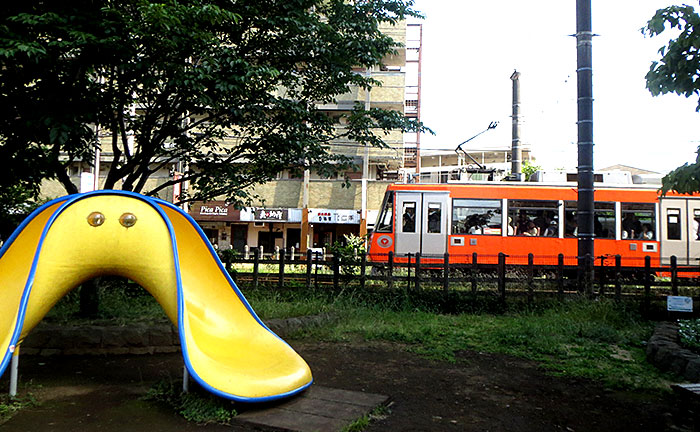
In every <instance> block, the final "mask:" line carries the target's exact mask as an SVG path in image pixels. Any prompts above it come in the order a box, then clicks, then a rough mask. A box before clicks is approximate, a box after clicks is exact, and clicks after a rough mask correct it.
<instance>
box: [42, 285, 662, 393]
mask: <svg viewBox="0 0 700 432" xmlns="http://www.w3.org/2000/svg"><path fill="white" fill-rule="evenodd" d="M108 282H109V281H108ZM110 283H112V284H113V285H109V284H107V285H106V287H103V288H101V294H102V297H101V301H102V303H101V311H100V316H101V317H102V318H103V319H111V320H116V321H117V322H123V321H133V320H139V321H140V320H151V321H158V320H164V319H165V316H164V314H163V312H162V310H161V308H160V306H159V305H158V304H157V303H156V302H155V300H153V298H152V297H151V296H150V295H149V294H148V293H147V292H146V291H145V290H143V289H142V288H140V287H139V286H137V285H135V284H124V282H123V281H122V282H119V281H112V282H110ZM243 292H244V294H245V296H246V298H247V299H248V301H249V302H250V303H251V305H252V307H253V309H254V310H255V311H256V313H257V314H258V315H259V316H260V317H261V318H262V319H263V320H265V319H271V318H288V317H297V316H304V315H315V314H331V315H333V316H334V318H335V319H334V320H332V322H330V323H327V324H326V325H324V326H321V327H314V328H309V329H306V330H303V331H302V332H300V333H298V334H296V335H293V336H295V337H305V338H311V339H317V340H325V341H352V340H365V341H389V342H395V343H397V344H400V345H402V346H404V347H405V349H407V350H409V351H411V352H414V353H417V354H419V355H422V356H426V357H428V358H431V359H435V360H440V361H447V362H455V361H457V358H458V357H459V356H458V354H459V352H460V351H463V350H475V351H485V352H493V353H502V354H507V355H512V356H516V357H520V358H524V359H529V360H533V361H535V362H537V363H538V364H540V365H541V367H543V368H545V369H547V370H548V371H550V373H552V374H554V375H561V376H572V377H584V378H590V379H593V380H597V381H600V382H602V383H604V384H605V385H606V386H608V387H610V388H619V389H631V390H637V389H653V390H658V389H662V388H666V387H667V383H668V380H670V379H672V377H669V376H667V375H664V374H661V373H660V372H658V371H657V370H656V369H655V368H654V367H652V366H651V365H649V364H648V363H647V362H646V359H645V344H646V341H647V340H648V338H649V337H650V335H651V332H652V330H653V323H651V322H648V321H645V320H643V319H641V317H640V316H639V314H638V313H637V311H636V309H635V308H634V307H633V306H630V305H625V304H624V303H621V304H618V303H614V302H612V301H609V300H604V299H603V300H597V301H589V300H585V299H579V300H569V301H566V302H562V303H560V302H556V301H553V302H549V303H539V304H538V305H536V306H532V307H529V306H526V305H524V304H522V305H518V306H514V305H511V304H510V303H509V308H510V310H509V311H506V310H505V309H503V308H502V307H501V308H500V309H499V308H494V307H493V306H494V305H493V304H492V303H493V301H491V300H490V298H487V297H484V296H482V297H479V298H475V299H474V301H475V303H474V304H475V307H474V308H473V311H471V312H469V313H454V314H443V313H437V312H435V311H436V310H437V309H438V308H439V305H437V304H436V303H434V302H431V301H430V299H429V298H428V299H426V298H425V297H424V298H411V297H410V296H403V295H400V294H398V295H397V294H396V293H394V294H391V293H384V294H382V293H379V292H375V291H374V290H371V289H369V290H367V291H366V292H364V293H359V292H357V291H353V290H350V289H348V290H347V291H341V292H340V293H332V292H329V291H326V290H323V289H320V290H314V289H307V288H303V287H295V289H285V290H282V291H280V290H276V289H269V288H261V289H258V290H247V289H244V290H243ZM77 298H78V296H77V294H76V293H71V294H69V296H67V297H66V298H64V299H63V300H62V301H61V302H59V304H58V305H56V307H54V309H53V310H52V311H51V313H50V315H52V319H53V320H55V321H59V322H69V321H71V320H73V319H74V314H75V312H76V311H77V305H78V302H77ZM496 300H497V299H496ZM442 306H444V305H442ZM487 312H489V313H487Z"/></svg>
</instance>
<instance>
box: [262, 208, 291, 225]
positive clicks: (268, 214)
mask: <svg viewBox="0 0 700 432" xmlns="http://www.w3.org/2000/svg"><path fill="white" fill-rule="evenodd" d="M287 219H288V210H287V209H255V220H256V221H271V222H285V221H286V220H287Z"/></svg>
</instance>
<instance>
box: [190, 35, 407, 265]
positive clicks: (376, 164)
mask: <svg viewBox="0 0 700 432" xmlns="http://www.w3.org/2000/svg"><path fill="white" fill-rule="evenodd" d="M383 31H384V32H385V33H386V34H389V35H390V36H391V37H392V38H393V39H394V40H395V41H397V42H399V43H400V46H398V47H397V53H396V54H395V55H392V56H390V57H387V58H386V59H385V60H384V65H382V66H381V67H379V66H377V67H374V68H372V69H369V70H365V69H357V70H356V73H359V74H368V75H369V76H371V78H373V79H375V80H377V81H379V82H381V84H382V85H381V86H376V87H374V88H372V89H371V91H369V92H367V91H365V90H364V89H361V88H354V89H352V90H351V91H350V92H348V93H346V94H343V95H341V96H340V97H338V98H337V99H336V100H335V101H334V102H333V103H330V104H323V105H318V108H319V109H321V110H323V111H324V112H326V113H327V114H328V115H329V116H334V117H341V114H345V113H349V112H350V111H351V110H352V108H353V106H354V105H355V104H356V103H361V104H364V106H365V108H366V109H368V108H383V109H390V110H396V111H399V112H402V113H404V114H406V115H408V116H411V117H414V118H418V115H417V113H416V110H417V107H418V104H419V93H418V88H417V84H413V86H408V87H407V80H408V81H409V82H412V83H416V82H417V77H416V76H415V74H417V72H418V68H417V63H418V59H419V53H420V39H419V35H420V25H416V24H406V23H403V24H401V25H397V26H386V27H385V28H384V29H383ZM407 35H410V36H409V37H408V38H407ZM416 35H417V36H416ZM412 64H415V65H414V66H413V67H411V66H410V65H412ZM407 65H409V66H408V67H407ZM407 75H408V76H409V77H408V78H407ZM337 127H339V128H342V127H343V124H342V122H341V123H339V124H338V126H337ZM415 137H416V134H413V137H410V136H409V137H404V134H403V133H402V132H400V131H395V132H392V133H390V134H389V135H385V136H383V139H384V142H385V143H386V144H387V147H386V148H381V149H379V148H375V147H368V146H362V145H359V144H357V143H355V142H352V141H350V140H336V141H334V142H333V143H332V145H331V149H332V151H333V152H335V153H336V154H342V155H345V156H348V157H350V158H351V159H352V160H353V162H354V164H355V166H356V169H354V170H351V171H348V172H345V173H342V174H341V175H339V176H338V177H337V178H331V179H328V178H321V177H320V176H319V175H318V174H317V173H314V172H305V173H304V174H303V175H295V174H294V173H292V172H282V173H280V174H279V175H278V178H277V179H276V180H274V181H271V182H268V183H265V184H262V185H258V186H256V187H254V188H253V190H252V191H251V192H252V193H253V194H255V195H257V196H259V197H260V199H258V200H257V201H256V202H254V203H253V206H252V207H247V208H244V209H240V210H237V209H234V208H233V207H232V206H229V205H227V203H225V202H223V201H210V202H199V203H194V204H193V205H192V206H191V207H190V210H189V213H190V215H191V216H192V217H193V218H194V219H195V220H197V221H198V223H199V224H200V225H201V226H202V228H203V229H204V231H205V233H206V234H207V236H208V237H209V238H210V240H211V241H212V243H214V244H216V245H218V247H219V248H233V249H235V250H238V251H243V250H245V247H246V246H247V247H248V250H255V249H257V248H259V247H262V249H263V251H264V253H269V252H274V251H275V250H276V249H286V250H287V251H290V250H291V249H292V248H293V249H294V250H295V251H297V252H305V251H306V250H307V249H308V248H317V249H322V248H328V247H330V245H332V244H333V243H334V242H336V241H342V239H343V236H344V235H346V234H353V235H358V236H363V235H365V234H366V233H367V230H368V229H370V230H371V229H372V226H373V224H374V220H375V219H376V214H377V211H378V210H379V207H380V205H381V200H382V198H383V196H384V192H385V190H386V187H387V185H388V184H389V183H390V182H391V180H390V179H391V178H392V176H391V174H390V173H397V172H398V171H399V170H400V169H401V168H403V167H404V165H405V160H406V155H408V160H409V164H410V163H413V164H415V147H416V144H415V142H416V138H415ZM405 142H408V143H409V144H408V147H411V148H413V150H412V151H411V150H409V151H406V150H405V148H406V144H405ZM346 178H347V179H349V181H346Z"/></svg>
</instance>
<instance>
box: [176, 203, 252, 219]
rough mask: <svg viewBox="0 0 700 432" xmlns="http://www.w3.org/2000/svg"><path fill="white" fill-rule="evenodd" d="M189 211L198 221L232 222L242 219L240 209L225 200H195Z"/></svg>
mask: <svg viewBox="0 0 700 432" xmlns="http://www.w3.org/2000/svg"><path fill="white" fill-rule="evenodd" d="M189 213H190V216H192V217H193V218H194V220H196V221H205V222H224V221H228V222H232V221H237V220H239V219H240V211H238V210H236V209H235V208H234V207H233V206H232V205H229V204H227V203H226V202H224V201H207V202H201V201H200V202H195V203H193V204H192V207H190V210H189Z"/></svg>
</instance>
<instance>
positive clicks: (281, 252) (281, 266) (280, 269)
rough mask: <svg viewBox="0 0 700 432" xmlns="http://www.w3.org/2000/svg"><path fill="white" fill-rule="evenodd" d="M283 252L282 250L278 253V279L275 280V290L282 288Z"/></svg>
mask: <svg viewBox="0 0 700 432" xmlns="http://www.w3.org/2000/svg"><path fill="white" fill-rule="evenodd" d="M285 255H286V253H285V251H284V249H282V250H281V251H280V265H279V277H278V278H277V288H278V289H282V288H284V261H285Z"/></svg>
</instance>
